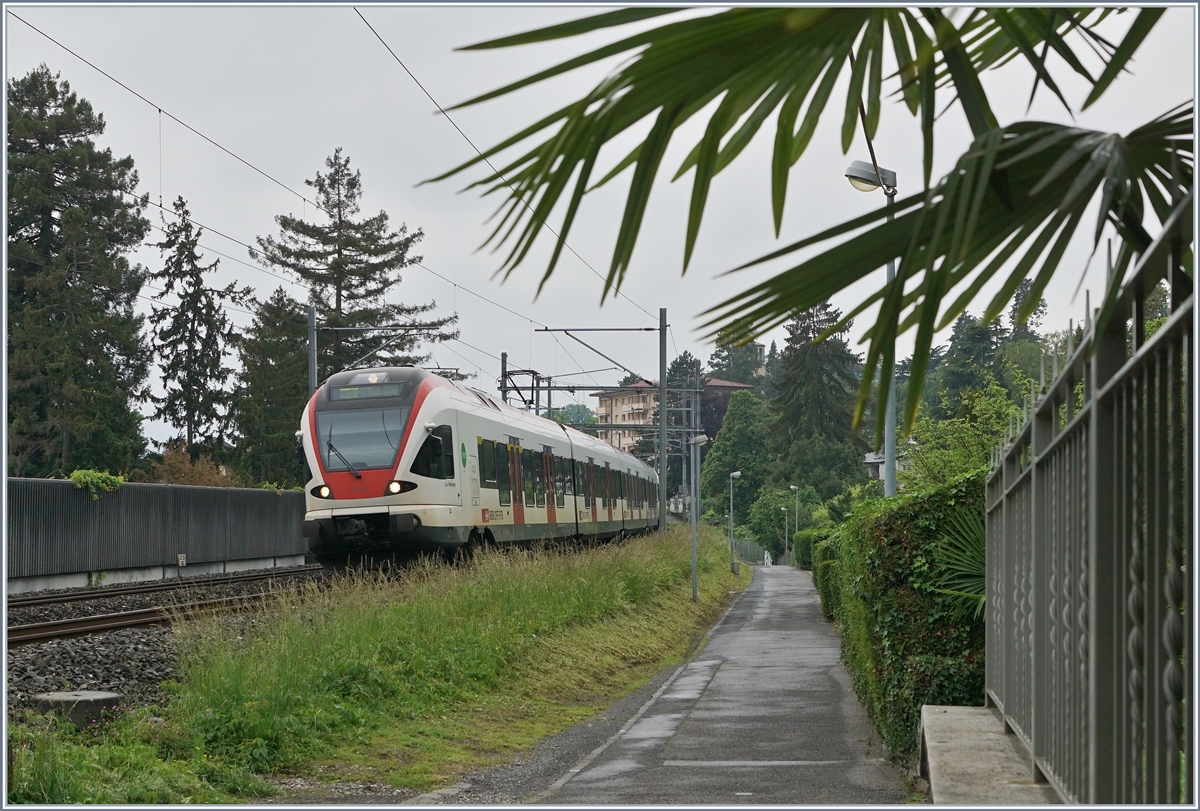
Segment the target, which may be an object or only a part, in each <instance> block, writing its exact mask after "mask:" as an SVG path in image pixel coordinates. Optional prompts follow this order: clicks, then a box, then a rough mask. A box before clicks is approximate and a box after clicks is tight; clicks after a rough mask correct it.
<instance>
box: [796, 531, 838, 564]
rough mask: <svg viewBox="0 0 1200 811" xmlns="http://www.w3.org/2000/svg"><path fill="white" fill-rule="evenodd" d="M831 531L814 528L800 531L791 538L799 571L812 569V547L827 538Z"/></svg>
mask: <svg viewBox="0 0 1200 811" xmlns="http://www.w3.org/2000/svg"><path fill="white" fill-rule="evenodd" d="M831 532H832V530H831V529H829V528H827V527H814V528H811V529H802V530H800V531H799V532H797V533H796V534H795V535H793V536H792V544H793V548H794V549H795V550H796V566H797V567H799V568H801V569H811V568H812V567H813V546H814V545H815V544H817V543H819V542H820V541H823V540H825V539H826V538H828V537H829V535H830V533H831Z"/></svg>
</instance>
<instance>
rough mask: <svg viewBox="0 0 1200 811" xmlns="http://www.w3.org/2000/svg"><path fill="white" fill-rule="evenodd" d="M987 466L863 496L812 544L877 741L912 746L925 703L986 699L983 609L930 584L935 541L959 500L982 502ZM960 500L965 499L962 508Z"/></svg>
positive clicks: (907, 751) (897, 747) (904, 754)
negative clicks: (927, 484) (914, 487)
mask: <svg viewBox="0 0 1200 811" xmlns="http://www.w3.org/2000/svg"><path fill="white" fill-rule="evenodd" d="M983 488H984V474H983V472H977V473H972V474H969V475H967V476H964V477H962V478H959V479H956V480H955V481H952V482H950V483H949V484H946V485H943V486H942V487H938V488H936V489H934V490H930V491H926V492H924V493H916V494H912V495H905V496H900V497H898V498H893V499H887V500H881V501H874V502H867V503H864V504H862V505H860V506H859V507H858V508H856V509H855V510H854V512H853V513H852V514H851V515H850V517H849V518H848V519H847V521H846V523H845V524H844V525H843V526H842V527H841V528H840V529H839V531H838V532H837V533H836V534H835V535H833V536H832V537H831V538H829V539H828V540H826V541H823V542H821V543H818V544H816V546H815V547H814V559H815V560H816V561H818V563H817V564H816V567H817V568H818V569H820V572H821V573H820V580H819V583H818V588H819V589H820V590H821V599H822V603H823V605H824V607H825V611H826V613H827V614H830V613H832V614H833V615H834V616H836V618H837V619H838V620H840V621H841V625H842V659H843V662H844V663H845V664H846V667H847V669H848V670H849V671H850V678H851V681H852V682H853V684H854V689H855V692H856V693H857V694H858V697H859V700H860V701H862V703H863V706H864V707H865V708H866V710H867V713H868V715H869V716H870V717H871V720H872V722H873V724H874V725H875V728H876V730H877V731H878V732H879V735H880V737H881V738H882V739H883V742H884V743H885V744H886V745H887V747H888V749H889V751H891V752H892V753H893V754H894V755H895V756H896V757H897V758H898V759H899V760H901V761H902V762H903V761H906V760H908V759H910V758H911V757H912V755H914V754H915V752H916V743H917V738H916V735H917V722H918V719H919V718H920V710H921V704H967V705H979V704H982V703H983V655H984V625H983V618H982V616H981V617H980V618H975V617H974V615H973V612H969V611H966V612H964V611H963V610H962V609H961V606H960V604H959V603H958V602H957V601H956V600H955V598H953V597H950V596H948V595H943V594H938V593H937V592H936V591H934V590H933V589H934V587H935V586H934V576H935V565H934V560H933V547H934V545H935V544H936V543H937V542H938V541H939V540H940V539H941V537H942V536H943V535H944V534H945V532H946V530H947V528H948V522H947V519H946V515H947V513H948V512H949V511H950V510H952V509H955V508H956V505H962V504H968V505H971V506H977V507H978V509H979V511H980V512H982V511H983ZM959 508H960V509H961V507H959Z"/></svg>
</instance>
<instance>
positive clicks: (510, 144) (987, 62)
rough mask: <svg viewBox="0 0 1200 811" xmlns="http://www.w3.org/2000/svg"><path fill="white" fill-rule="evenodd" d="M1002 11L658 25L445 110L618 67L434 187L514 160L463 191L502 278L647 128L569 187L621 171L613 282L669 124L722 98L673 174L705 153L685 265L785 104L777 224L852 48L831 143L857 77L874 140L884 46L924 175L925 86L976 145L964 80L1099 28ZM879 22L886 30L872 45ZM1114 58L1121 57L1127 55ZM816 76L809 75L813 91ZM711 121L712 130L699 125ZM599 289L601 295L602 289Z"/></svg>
mask: <svg viewBox="0 0 1200 811" xmlns="http://www.w3.org/2000/svg"><path fill="white" fill-rule="evenodd" d="M676 11H678V9H662V8H657V9H624V10H619V11H613V12H606V13H603V14H599V15H596V16H593V17H588V18H585V19H582V20H575V21H571V22H569V23H564V24H561V25H555V26H550V27H548V28H544V29H540V30H537V31H531V32H527V33H524V34H519V35H516V36H510V37H504V38H500V39H496V40H492V41H490V42H484V43H480V44H478V45H473V46H470V47H469V48H468V50H471V49H476V50H477V49H489V48H502V47H511V46H517V45H525V44H529V43H536V42H543V41H549V40H556V39H561V38H564V37H571V36H577V35H580V34H584V33H589V32H595V31H599V30H607V29H610V28H614V27H620V26H622V25H625V24H629V23H637V22H645V21H646V20H649V19H651V18H654V17H657V16H662V15H667V14H670V13H673V12H676ZM1001 11H1003V10H999V11H998V10H984V11H980V12H977V13H974V14H972V15H971V16H970V17H969V18H968V20H967V23H965V24H964V26H963V28H962V29H961V30H960V29H956V28H955V27H954V25H953V24H952V23H950V22H949V20H948V19H947V18H946V17H945V16H944V15H942V14H941V12H940V11H937V10H929V11H926V12H923V14H924V15H925V18H924V19H923V20H922V19H919V18H918V17H917V16H914V15H913V14H912V13H910V12H908V11H907V10H903V9H901V10H895V9H879V8H853V7H847V8H835V9H828V8H826V9H821V8H739V9H732V10H729V11H722V12H718V13H715V14H710V15H707V16H703V17H698V18H692V19H683V20H676V21H673V22H666V23H664V24H662V25H659V26H658V27H655V28H652V29H649V30H646V31H642V32H639V33H636V34H633V35H631V36H627V37H624V38H621V39H618V40H617V41H616V42H613V43H610V44H608V45H604V46H602V47H600V48H597V49H594V50H592V51H590V52H588V53H585V54H582V55H580V56H578V57H576V58H574V59H570V60H567V61H565V62H562V63H560V64H558V65H555V66H553V67H551V68H548V69H546V70H543V71H539V72H537V73H535V74H533V75H531V76H528V77H526V78H524V79H521V80H519V81H516V82H512V83H510V84H507V85H505V86H503V87H500V88H498V89H496V90H494V91H491V92H489V93H485V94H483V95H481V96H477V97H475V98H472V99H470V100H468V101H466V102H463V103H462V104H459V105H458V107H464V106H467V105H471V104H478V103H481V102H483V101H486V100H489V99H495V98H498V97H500V96H504V95H506V94H509V93H513V92H515V91H517V90H520V89H521V88H524V87H528V86H529V85H532V84H535V83H538V82H542V81H545V80H547V79H550V78H553V77H555V76H559V75H562V74H564V73H567V72H569V71H572V70H575V69H577V68H581V67H584V66H587V65H590V64H593V63H595V62H597V61H599V60H602V59H607V58H610V57H613V56H619V55H626V56H627V57H628V58H627V60H626V62H624V63H623V64H622V66H621V67H620V68H618V69H617V70H616V71H614V72H613V73H612V74H611V75H610V76H609V77H607V78H606V79H605V80H604V81H602V82H601V83H600V84H599V85H598V86H597V87H596V88H595V89H594V90H593V91H592V92H591V93H589V94H588V95H587V96H586V97H584V98H583V99H580V100H578V101H576V102H573V103H571V104H568V105H566V106H565V107H563V108H561V109H560V110H558V111H556V112H554V113H552V114H550V115H548V116H546V117H544V118H542V119H541V120H539V121H537V122H536V123H534V124H533V125H531V126H529V127H526V128H525V129H523V130H521V131H520V132H519V133H517V134H516V135H514V136H512V137H510V138H506V139H504V140H503V141H501V142H500V143H499V144H497V145H496V146H494V147H491V148H489V149H488V150H486V151H485V152H484V153H482V154H481V155H480V156H478V157H476V158H473V159H471V160H469V161H466V162H464V163H463V164H461V165H459V166H457V167H455V168H454V169H452V170H450V171H449V172H446V173H444V174H441V175H439V176H438V177H436V178H434V180H441V179H445V178H447V177H450V176H453V175H455V174H458V173H460V172H463V171H465V170H467V169H468V168H471V167H474V166H477V165H479V164H480V163H482V162H484V161H487V160H490V158H492V157H493V156H495V155H497V154H498V153H500V152H502V151H504V150H508V149H512V148H523V149H524V150H525V151H524V152H523V153H522V154H520V155H519V156H518V157H516V158H515V159H512V160H509V161H508V162H507V164H506V169H504V170H495V169H493V170H491V172H490V174H488V175H486V176H485V177H484V178H482V179H480V180H477V181H474V182H472V183H471V185H470V186H469V188H473V187H481V188H483V189H484V194H485V195H486V194H500V195H501V196H502V197H503V198H504V200H503V202H502V203H501V205H500V209H499V211H500V212H503V216H502V217H501V218H500V222H499V224H498V225H497V226H496V228H495V230H494V231H493V232H492V234H491V235H490V236H489V237H488V239H487V241H486V242H485V243H484V244H485V245H493V246H495V247H499V246H500V245H503V244H505V243H509V242H511V243H512V244H511V247H510V250H509V252H508V253H507V256H506V258H505V260H504V263H503V264H502V266H501V268H500V270H501V271H502V272H503V273H504V275H505V276H507V275H508V274H509V273H511V272H512V270H513V269H514V268H516V267H517V266H518V265H519V264H520V263H521V262H522V261H523V260H524V259H525V258H526V257H527V256H528V255H529V251H530V250H531V248H532V246H533V244H534V242H535V241H536V239H537V238H538V236H539V235H540V233H541V230H542V226H543V225H544V224H545V223H547V221H548V219H549V217H550V216H551V215H552V214H553V212H554V211H555V210H557V209H556V206H557V205H558V204H559V203H560V202H561V201H562V197H563V194H564V192H565V190H566V188H567V187H568V186H569V179H570V178H571V177H572V176H575V175H576V174H577V173H578V172H581V171H582V169H583V167H584V166H585V165H586V166H587V168H588V170H587V175H588V176H589V177H591V176H592V173H593V171H594V170H595V169H596V167H597V166H602V164H603V162H602V160H601V159H602V156H601V155H600V152H601V151H602V148H603V146H604V145H605V144H607V143H608V142H610V141H611V140H613V139H615V138H618V137H619V136H620V135H621V134H622V133H624V132H625V131H626V130H628V129H629V128H630V127H632V126H634V125H636V124H638V123H639V122H641V121H644V120H651V121H653V122H655V123H654V124H653V126H652V127H651V129H650V134H649V135H648V136H647V138H646V139H643V141H642V142H641V143H640V144H637V145H635V146H634V148H633V149H631V150H630V151H629V152H628V153H627V154H626V155H625V157H624V158H623V159H622V160H621V161H619V162H618V163H617V164H616V165H615V166H611V167H610V168H607V169H605V168H601V169H600V172H601V180H600V181H599V182H598V183H596V184H594V185H593V186H590V187H585V188H584V189H583V190H582V192H581V193H582V194H586V193H587V192H588V191H590V190H591V189H593V188H596V187H597V186H600V185H603V184H604V183H606V182H608V181H610V180H611V179H613V178H615V177H617V176H619V175H621V174H622V173H624V171H625V170H626V169H629V168H633V170H634V171H633V180H632V181H631V183H630V189H629V193H628V195H627V198H626V203H625V211H624V213H623V215H622V219H621V230H620V233H619V234H618V237H617V241H616V247H615V250H614V254H613V258H612V263H611V265H610V270H609V278H610V281H611V282H612V283H613V284H619V283H620V282H621V280H622V279H623V278H624V274H625V272H626V271H627V269H628V266H629V262H630V260H631V258H632V251H633V248H634V245H635V244H636V240H637V232H638V231H639V230H640V227H641V223H642V219H643V214H644V212H645V210H646V206H647V202H648V199H649V195H650V191H651V188H652V187H653V181H654V179H655V177H656V176H657V173H658V167H659V164H660V162H661V159H662V155H663V154H664V153H665V151H666V149H667V148H668V146H669V145H670V142H671V139H672V137H673V136H674V134H675V132H676V131H677V130H678V129H679V128H680V127H681V126H683V125H684V124H685V123H686V122H687V121H688V120H690V118H691V117H692V116H693V115H696V114H697V113H699V112H701V111H702V110H703V109H705V108H706V107H707V106H708V105H709V104H710V103H711V102H712V101H714V100H718V99H720V104H718V106H717V109H718V111H719V112H720V117H719V118H710V119H709V122H708V123H709V125H710V126H709V127H706V128H705V134H704V136H703V137H702V138H701V139H700V140H699V141H698V142H697V143H696V144H695V146H694V148H693V149H691V150H690V152H689V155H688V158H687V160H685V162H684V164H683V166H682V167H681V169H680V171H679V173H678V174H677V175H676V176H677V177H678V176H679V175H681V174H683V173H684V172H686V171H687V170H689V169H691V168H693V167H698V164H699V160H700V155H701V153H702V152H703V154H704V160H705V163H704V167H703V171H700V170H699V169H698V171H697V172H696V176H695V179H694V182H693V193H692V201H691V206H690V211H689V218H688V231H687V236H686V238H685V248H684V255H685V263H684V269H685V270H686V267H687V262H686V260H687V259H690V257H691V253H692V249H693V247H694V245H695V240H696V238H697V234H698V230H699V224H700V221H701V219H702V216H703V212H704V208H705V205H706V203H707V197H708V189H709V187H710V185H711V182H712V179H713V177H715V176H716V175H717V174H719V173H720V172H721V171H723V170H724V169H725V168H726V167H727V166H728V165H729V164H730V163H731V162H732V161H733V160H734V159H735V158H736V157H738V155H740V154H741V152H742V150H743V149H744V148H745V146H746V145H747V144H748V143H749V142H750V140H751V139H752V138H753V137H754V135H755V134H756V133H757V132H758V130H759V128H760V126H761V124H762V123H763V121H765V120H766V118H767V117H769V116H770V115H771V114H772V113H773V112H774V111H775V110H777V109H779V108H780V105H784V110H783V111H782V112H781V115H780V121H779V126H778V127H777V132H776V137H775V144H776V147H775V153H774V156H773V160H772V167H771V178H772V183H771V187H772V191H771V196H772V211H773V216H774V219H775V222H776V226H777V230H778V227H779V225H780V224H781V223H782V215H783V210H784V204H785V197H786V186H787V176H788V173H789V169H790V167H791V166H793V165H794V164H795V163H796V162H797V161H798V160H799V159H800V158H801V157H802V156H803V154H804V152H805V150H806V148H807V145H808V142H809V139H810V138H811V136H812V133H813V131H814V130H815V128H816V125H817V122H818V120H819V118H820V116H821V113H822V112H823V110H824V108H825V106H826V104H827V103H828V101H829V96H830V94H831V93H832V90H833V86H834V82H835V81H836V78H837V75H838V73H839V72H840V69H841V64H842V63H843V61H844V60H845V58H846V55H847V54H848V53H849V52H850V49H851V48H852V47H853V46H854V43H855V42H860V57H861V59H860V62H859V63H858V64H857V65H856V67H855V69H854V71H853V75H852V81H851V89H850V90H849V91H848V92H847V96H846V99H845V104H844V105H843V109H844V110H845V111H846V115H845V116H844V118H843V145H844V148H845V147H846V146H847V145H848V142H849V140H850V139H852V137H853V134H854V131H855V127H856V126H857V124H856V121H857V119H856V118H855V117H854V116H853V115H851V114H850V113H851V112H852V111H853V110H856V109H857V106H858V105H859V104H860V103H861V101H860V100H861V97H862V92H861V91H862V85H863V84H864V83H865V84H866V97H867V115H866V119H867V121H866V126H867V130H868V131H872V130H873V129H874V128H875V127H876V126H877V122H878V116H879V98H880V96H881V86H882V83H883V81H884V79H883V77H882V64H883V59H884V53H883V51H884V49H885V48H887V47H891V48H892V51H893V57H894V58H895V59H896V62H897V65H898V71H897V73H896V74H894V75H893V76H891V77H888V80H889V81H896V82H897V84H898V89H897V92H899V93H901V94H902V95H903V96H904V98H905V101H906V103H907V104H908V105H909V109H910V110H911V111H913V112H914V113H918V112H919V114H920V119H921V125H922V129H923V131H924V134H925V151H926V175H927V178H928V174H929V168H930V166H931V165H932V143H933V142H932V134H933V119H934V111H933V103H934V97H935V86H936V84H937V83H939V82H942V83H944V82H952V83H953V84H954V87H955V90H956V97H957V99H958V102H957V103H958V104H960V105H961V106H962V107H963V109H964V111H965V112H967V115H968V119H969V120H970V121H971V123H972V127H973V129H974V131H975V133H976V135H981V134H982V133H983V132H984V131H985V130H986V129H991V128H994V118H993V117H992V116H991V113H990V108H989V106H988V104H987V99H986V96H985V95H984V93H983V88H982V85H981V84H980V83H979V80H978V75H977V74H978V71H979V70H982V69H987V68H988V67H991V66H993V65H1000V64H1003V63H1004V62H1005V61H1007V60H1008V59H1011V58H1014V56H1019V55H1024V56H1025V57H1026V58H1031V54H1032V50H1031V49H1032V48H1033V47H1034V46H1037V45H1038V44H1040V43H1043V42H1045V43H1046V44H1047V45H1048V46H1049V47H1052V48H1054V49H1055V51H1056V53H1058V54H1059V55H1060V56H1061V57H1063V59H1064V60H1066V61H1067V62H1068V64H1072V65H1073V64H1074V63H1076V62H1077V61H1078V60H1077V59H1075V58H1074V55H1073V53H1072V52H1071V51H1070V49H1069V47H1067V46H1066V45H1065V43H1064V42H1063V39H1062V35H1063V34H1064V33H1065V32H1067V31H1071V30H1075V31H1080V32H1082V33H1084V34H1086V35H1088V36H1090V37H1092V38H1091V39H1088V40H1087V41H1088V42H1092V41H1093V40H1096V41H1099V39H1098V37H1096V36H1095V35H1094V34H1092V32H1091V31H1090V28H1089V26H1091V25H1093V24H1094V21H1096V20H1098V19H1101V18H1102V17H1103V12H1097V11H1094V10H1091V9H1069V10H1065V11H1063V10H1060V11H1058V12H1056V16H1054V17H1049V16H1047V15H1046V14H1045V13H1043V12H1042V11H1040V10H1037V9H1010V10H1008V11H1007V12H1005V13H1001ZM1139 19H1140V18H1139ZM1152 24H1153V20H1151V19H1150V18H1149V17H1147V18H1146V23H1145V24H1144V25H1142V26H1141V27H1140V28H1139V29H1138V32H1139V35H1140V36H1143V37H1144V33H1141V32H1142V31H1143V30H1148V26H1150V25H1152ZM885 25H886V27H887V29H888V36H886V37H885V36H884V27H885ZM910 39H911V43H912V44H911V47H910ZM1137 42H1140V39H1139V40H1137V41H1136V42H1133V43H1132V44H1131V45H1130V47H1129V48H1126V51H1128V52H1130V53H1131V52H1132V50H1133V48H1134V47H1136V44H1137ZM1114 50H1115V51H1118V52H1119V53H1120V54H1121V56H1122V58H1123V59H1125V58H1126V57H1125V56H1124V54H1125V51H1119V49H1114ZM1126 61H1127V60H1126ZM1122 64H1123V63H1122ZM1037 69H1038V70H1039V77H1041V79H1042V81H1047V84H1048V86H1050V82H1049V81H1048V78H1049V77H1048V74H1046V73H1045V71H1044V67H1043V66H1040V65H1039V66H1038V67H1037ZM816 77H822V78H821V80H820V81H815V79H816ZM1093 95H1095V94H1093ZM785 100H786V101H785ZM455 109H457V108H455ZM800 110H804V113H803V115H800V114H799V111H800ZM664 111H670V112H669V113H666V112H664ZM793 112H794V113H795V116H793ZM714 120H715V123H716V127H715V128H713V127H712V126H711V125H712V124H713V123H714ZM796 121H799V127H798V129H796V131H795V132H793V131H792V128H793V127H794V126H795V123H796ZM735 128H736V129H735ZM730 132H733V134H732V135H730V134H729V133H730ZM531 139H540V140H538V141H537V142H536V143H534V144H533V145H532V146H527V147H518V145H519V144H526V143H528V142H529V141H530V140H531ZM651 140H652V142H651ZM714 155H715V158H714ZM990 182H991V184H992V185H993V186H995V187H996V189H997V191H998V193H1000V194H1001V197H1002V198H1003V192H1004V189H1005V188H1006V187H1005V178H1004V174H1003V173H1002V172H1000V171H998V170H995V171H993V172H992V175H991V178H990ZM926 185H928V179H927V184H926ZM579 199H580V191H579V189H578V187H576V191H575V193H572V194H571V195H570V197H569V203H568V215H567V216H566V217H565V219H564V221H563V224H562V226H561V227H560V229H559V242H560V243H562V244H565V240H566V239H567V237H568V235H569V231H570V228H571V225H572V224H573V222H574V219H575V214H576V212H577V210H578V205H579ZM1152 202H1153V201H1152ZM498 213H499V212H498ZM968 230H969V229H968ZM558 255H559V251H557V250H556V251H555V253H554V258H552V260H551V263H550V266H549V267H548V268H547V270H546V275H545V276H543V283H544V281H545V278H546V277H547V276H548V275H549V274H550V273H552V272H553V270H554V266H555V263H556V261H557V257H558ZM605 290H606V294H607V291H608V288H605Z"/></svg>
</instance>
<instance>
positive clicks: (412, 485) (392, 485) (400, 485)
mask: <svg viewBox="0 0 1200 811" xmlns="http://www.w3.org/2000/svg"><path fill="white" fill-rule="evenodd" d="M385 489H386V491H387V492H386V493H385V495H389V496H395V495H399V494H400V493H407V492H409V491H410V490H416V489H417V485H416V482H399V481H394V480H393V481H390V482H388V483H387V487H386V488H385Z"/></svg>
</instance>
